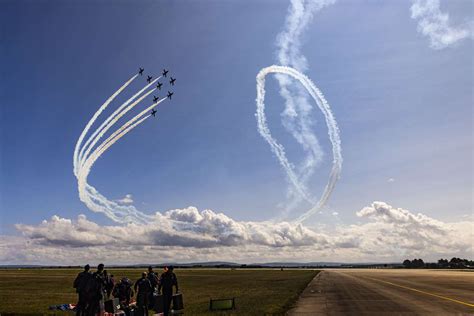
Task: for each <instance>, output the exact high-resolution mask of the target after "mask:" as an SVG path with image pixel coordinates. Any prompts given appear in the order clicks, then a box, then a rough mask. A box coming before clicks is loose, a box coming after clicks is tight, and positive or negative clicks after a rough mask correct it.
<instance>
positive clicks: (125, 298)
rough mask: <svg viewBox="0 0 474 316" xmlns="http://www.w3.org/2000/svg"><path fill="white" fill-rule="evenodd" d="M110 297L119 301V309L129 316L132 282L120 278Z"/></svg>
mask: <svg viewBox="0 0 474 316" xmlns="http://www.w3.org/2000/svg"><path fill="white" fill-rule="evenodd" d="M112 295H113V296H114V297H115V298H118V299H119V302H120V309H121V310H123V311H124V312H125V314H126V315H129V314H130V307H129V305H130V301H131V300H132V296H133V290H132V281H131V280H130V279H129V278H126V277H124V278H122V280H120V282H119V283H117V284H116V285H115V287H114V290H113V292H112Z"/></svg>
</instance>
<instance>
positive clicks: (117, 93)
mask: <svg viewBox="0 0 474 316" xmlns="http://www.w3.org/2000/svg"><path fill="white" fill-rule="evenodd" d="M137 76H138V74H136V75H134V76H133V77H132V78H130V79H129V80H128V81H127V82H125V83H124V84H123V85H122V86H121V87H120V88H119V89H118V90H117V91H115V92H114V94H112V95H111V96H110V98H108V99H107V100H106V101H105V103H104V104H102V106H101V107H100V108H99V110H97V112H95V113H94V115H93V116H92V118H91V119H90V120H89V122H88V123H87V125H86V127H85V128H84V130H83V131H82V133H81V136H79V139H78V140H77V143H76V146H75V148H74V156H73V165H74V169H73V170H74V174H75V175H77V168H78V162H79V159H78V153H79V148H80V146H81V144H82V141H83V140H84V137H85V136H86V134H87V132H88V131H89V129H90V128H91V126H92V124H94V122H95V121H96V120H97V118H98V117H99V115H100V114H101V113H102V112H103V111H104V110H105V109H106V108H107V106H108V105H109V104H110V102H112V101H113V100H114V99H115V98H116V97H117V96H118V95H119V94H120V93H121V92H122V91H123V90H125V88H126V87H128V85H129V84H130V83H132V81H133V80H135V79H136V78H137Z"/></svg>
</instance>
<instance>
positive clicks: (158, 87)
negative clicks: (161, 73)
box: [156, 82, 163, 90]
mask: <svg viewBox="0 0 474 316" xmlns="http://www.w3.org/2000/svg"><path fill="white" fill-rule="evenodd" d="M162 85H163V84H162V83H161V82H158V84H157V85H156V88H157V89H158V90H161V86H162Z"/></svg>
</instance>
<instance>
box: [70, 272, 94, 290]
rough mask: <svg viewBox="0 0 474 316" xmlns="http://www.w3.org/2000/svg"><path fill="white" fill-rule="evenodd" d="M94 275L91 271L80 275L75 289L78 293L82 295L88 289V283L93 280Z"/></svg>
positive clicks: (75, 281)
mask: <svg viewBox="0 0 474 316" xmlns="http://www.w3.org/2000/svg"><path fill="white" fill-rule="evenodd" d="M91 276H92V274H91V273H90V272H89V271H82V272H81V273H79V274H78V275H77V277H76V279H75V280H74V284H73V288H75V289H76V292H77V293H81V292H83V291H84V290H85V289H86V285H87V282H88V281H89V279H90V278H91Z"/></svg>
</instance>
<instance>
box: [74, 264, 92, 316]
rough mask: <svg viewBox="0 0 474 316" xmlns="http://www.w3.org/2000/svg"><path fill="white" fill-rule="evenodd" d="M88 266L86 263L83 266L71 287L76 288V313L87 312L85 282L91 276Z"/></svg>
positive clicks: (82, 313) (83, 313)
mask: <svg viewBox="0 0 474 316" xmlns="http://www.w3.org/2000/svg"><path fill="white" fill-rule="evenodd" d="M90 268H91V267H90V266H89V265H88V264H86V265H85V266H84V271H82V272H80V273H79V274H78V275H77V277H76V279H75V280H74V283H73V287H74V288H75V289H76V293H77V295H78V302H77V305H76V315H77V316H79V315H85V314H87V305H88V304H87V303H88V302H87V293H86V290H87V282H89V279H90V278H91V277H92V274H91V273H90V271H89V270H90Z"/></svg>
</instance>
